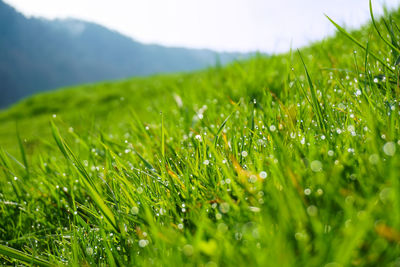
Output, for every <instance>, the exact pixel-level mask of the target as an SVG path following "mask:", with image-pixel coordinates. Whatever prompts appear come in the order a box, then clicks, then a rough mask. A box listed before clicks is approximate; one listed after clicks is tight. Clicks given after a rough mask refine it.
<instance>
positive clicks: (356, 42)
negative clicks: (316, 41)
mask: <svg viewBox="0 0 400 267" xmlns="http://www.w3.org/2000/svg"><path fill="white" fill-rule="evenodd" d="M325 16H326V17H327V18H328V19H329V21H330V22H331V23H332V24H333V25H334V26H335V27H336V29H338V31H339V32H341V33H342V34H344V35H345V36H346V37H347V38H349V39H350V40H351V41H353V42H354V43H355V44H356V45H358V46H359V47H360V48H362V49H363V50H364V51H365V50H366V48H365V46H364V45H363V44H361V43H360V42H359V41H357V40H356V39H355V38H354V37H353V36H351V35H350V34H349V33H348V32H347V31H346V30H345V29H343V28H342V27H340V26H339V25H338V24H337V23H336V22H334V21H333V20H332V19H331V18H330V17H329V16H327V15H325ZM369 54H370V55H371V56H372V57H373V58H375V59H376V60H378V61H379V62H380V63H381V64H382V66H384V67H385V68H387V69H388V70H389V71H390V72H392V73H394V71H393V70H392V68H391V67H389V66H388V65H387V64H386V63H385V62H384V61H383V60H382V59H380V58H379V57H378V56H377V55H375V54H374V53H373V52H371V51H369Z"/></svg>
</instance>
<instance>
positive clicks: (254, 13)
mask: <svg viewBox="0 0 400 267" xmlns="http://www.w3.org/2000/svg"><path fill="white" fill-rule="evenodd" d="M5 2H6V3H8V4H10V5H12V6H14V7H15V8H16V9H17V10H19V11H20V12H22V13H23V14H25V15H26V16H39V17H44V18H49V19H55V18H78V19H83V20H87V21H92V22H96V23H99V24H101V25H104V26H106V27H108V28H111V29H114V30H117V31H118V32H120V33H123V34H125V35H127V36H130V37H132V38H133V39H135V40H137V41H140V42H144V43H158V44H162V45H167V46H183V47H191V48H209V49H213V50H217V51H238V52H248V51H261V52H267V53H279V52H285V51H287V50H289V49H290V48H298V47H301V46H304V45H307V44H308V43H309V42H311V41H317V40H320V39H322V38H324V37H326V36H329V35H332V34H333V33H334V32H335V29H334V27H333V26H332V24H331V23H330V22H329V21H328V19H327V18H326V17H325V16H324V14H327V15H328V16H330V17H331V18H332V19H333V20H335V21H336V22H338V23H339V24H341V25H345V26H347V27H349V28H355V27H357V26H360V25H362V24H363V23H365V22H367V21H368V19H369V5H368V0H107V1H106V0H34V1H33V0H5ZM372 3H373V6H374V11H375V13H376V15H378V14H382V12H383V11H382V7H383V5H386V6H387V7H388V8H397V7H399V6H400V0H373V2H372Z"/></svg>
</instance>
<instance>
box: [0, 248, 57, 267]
mask: <svg viewBox="0 0 400 267" xmlns="http://www.w3.org/2000/svg"><path fill="white" fill-rule="evenodd" d="M0 254H2V255H4V256H7V257H10V258H12V259H16V260H20V261H23V262H25V263H28V264H33V265H38V266H46V267H47V266H54V265H53V264H51V263H50V262H48V261H45V260H42V259H39V258H37V257H34V256H33V255H29V254H26V253H24V252H21V251H19V250H16V249H14V248H10V247H7V246H3V245H0Z"/></svg>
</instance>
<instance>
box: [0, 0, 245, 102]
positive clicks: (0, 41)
mask: <svg viewBox="0 0 400 267" xmlns="http://www.w3.org/2000/svg"><path fill="white" fill-rule="evenodd" d="M240 57H246V55H243V54H238V53H217V52H214V51H211V50H195V49H185V48H171V47H163V46H160V45H144V44H141V43H139V42H136V41H134V40H132V39H131V38H129V37H126V36H124V35H121V34H119V33H117V32H115V31H112V30H109V29H107V28H105V27H102V26H100V25H97V24H94V23H89V22H85V21H80V20H74V19H66V20H45V19H41V18H27V17H25V16H23V15H22V14H20V13H18V12H17V11H16V10H15V9H14V8H13V7H11V6H9V5H7V4H5V3H4V2H2V1H1V0H0V107H5V106H7V105H9V104H11V103H13V102H15V101H17V100H19V99H21V98H23V97H25V96H28V95H31V94H34V93H37V92H40V91H45V90H50V89H54V88H58V87H63V86H70V85H76V84H81V83H90V82H96V81H102V80H113V79H122V78H127V77H131V76H141V75H149V74H154V73H160V72H177V71H191V70H196V69H201V68H204V67H207V66H210V65H214V64H215V63H216V62H217V61H219V62H220V63H221V64H225V63H227V62H230V61H232V60H234V59H237V58H240Z"/></svg>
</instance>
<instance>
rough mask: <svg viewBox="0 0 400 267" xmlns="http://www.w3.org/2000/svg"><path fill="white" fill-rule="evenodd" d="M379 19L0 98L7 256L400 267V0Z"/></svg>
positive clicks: (0, 218)
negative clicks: (8, 102)
mask: <svg viewBox="0 0 400 267" xmlns="http://www.w3.org/2000/svg"><path fill="white" fill-rule="evenodd" d="M384 19H385V21H382V20H380V21H379V22H377V27H378V28H379V31H380V34H381V36H382V38H384V39H385V40H388V42H386V41H384V40H382V38H381V37H379V34H378V33H377V30H376V29H374V28H373V26H372V24H371V25H367V26H365V27H363V28H362V29H360V30H359V31H354V32H352V33H351V35H352V36H354V38H355V40H357V42H358V43H359V44H360V45H361V47H360V46H359V45H358V44H357V43H356V42H354V41H351V40H350V39H349V37H348V36H346V34H347V33H345V32H342V33H340V34H337V35H336V36H335V37H332V38H329V39H327V40H324V41H322V42H319V43H315V44H313V45H311V46H309V47H307V48H303V49H301V57H300V54H299V53H298V52H289V53H287V54H283V55H277V56H271V57H267V58H266V57H261V56H259V57H256V58H254V59H251V60H249V61H246V62H237V63H235V64H232V65H230V66H228V67H224V68H221V67H215V68H212V69H209V70H205V71H202V72H196V73H190V74H176V75H167V76H154V77H149V78H137V79H133V80H128V81H121V82H117V83H103V84H96V85H87V86H82V87H79V88H73V89H66V90H60V91H58V92H53V93H47V94H41V95H37V96H34V97H32V98H29V99H26V100H24V101H22V102H20V103H19V104H17V105H15V106H14V107H12V108H11V109H9V110H6V111H4V112H3V113H1V114H0V144H1V146H2V147H3V149H1V150H0V257H1V263H2V264H10V263H16V262H17V261H18V262H24V263H26V264H36V265H43V266H47V265H61V264H68V265H74V266H82V265H90V266H91V265H93V266H95V265H110V266H117V265H122V266H123V265H135V266H136V265H137V266H147V265H149V266H150V265H156V266H159V265H167V266H169V265H171V266H186V265H187V266H191V265H198V266H242V265H249V266H254V265H256V266H257V265H259V266H276V265H278V264H279V265H283V266H350V265H356V266H360V265H361V266H364V265H369V266H377V265H379V266H397V265H398V264H400V245H399V244H400V213H399V211H400V182H399V181H400V180H399V178H400V175H399V173H400V154H399V151H400V147H399V145H400V141H399V139H400V127H399V123H400V119H399V115H400V113H399V108H400V106H399V102H398V100H399V94H400V89H399V86H398V85H399V66H398V65H397V64H396V62H398V58H399V51H400V50H399V47H400V46H399V40H400V37H399V34H400V31H399V29H398V28H397V26H396V25H399V24H398V23H399V22H400V12H398V11H396V12H392V13H390V15H386V16H385V17H384ZM385 23H386V25H385ZM303 61H304V62H303ZM16 121H17V122H18V123H17V124H16ZM50 122H51V123H50ZM16 129H18V131H17V130H16Z"/></svg>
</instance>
